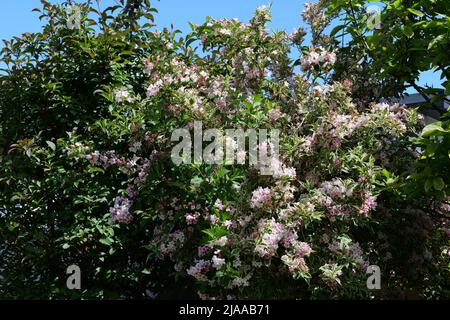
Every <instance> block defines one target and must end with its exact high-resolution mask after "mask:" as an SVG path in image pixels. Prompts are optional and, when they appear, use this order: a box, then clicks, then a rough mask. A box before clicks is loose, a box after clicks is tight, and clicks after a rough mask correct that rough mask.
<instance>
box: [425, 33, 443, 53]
mask: <svg viewBox="0 0 450 320" xmlns="http://www.w3.org/2000/svg"><path fill="white" fill-rule="evenodd" d="M443 39H444V35H443V34H441V35H439V36H437V37H436V38H434V39H433V40H431V41H430V43H429V44H428V50H430V49H431V48H433V47H434V46H435V45H436V44H437V43H438V42H440V41H442V40H443Z"/></svg>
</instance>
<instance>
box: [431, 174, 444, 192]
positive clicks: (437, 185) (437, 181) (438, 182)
mask: <svg viewBox="0 0 450 320" xmlns="http://www.w3.org/2000/svg"><path fill="white" fill-rule="evenodd" d="M433 187H434V189H436V190H439V191H440V190H442V189H444V187H445V182H444V179H442V178H441V177H437V178H434V179H433Z"/></svg>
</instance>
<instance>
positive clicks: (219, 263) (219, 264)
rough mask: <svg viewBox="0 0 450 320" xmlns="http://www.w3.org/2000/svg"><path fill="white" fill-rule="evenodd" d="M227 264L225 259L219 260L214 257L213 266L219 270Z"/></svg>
mask: <svg viewBox="0 0 450 320" xmlns="http://www.w3.org/2000/svg"><path fill="white" fill-rule="evenodd" d="M224 264H225V259H223V258H219V257H217V256H216V255H215V256H213V257H212V266H213V267H214V268H215V269H217V270H219V269H220V268H222V266H223V265H224Z"/></svg>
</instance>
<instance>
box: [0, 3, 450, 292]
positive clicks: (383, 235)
mask: <svg viewBox="0 0 450 320" xmlns="http://www.w3.org/2000/svg"><path fill="white" fill-rule="evenodd" d="M131 3H133V2H132V1H130V2H127V4H126V5H124V6H123V7H121V8H108V9H106V10H105V12H114V11H115V10H119V12H120V13H117V14H115V15H114V16H110V17H106V18H105V17H103V16H101V15H100V16H99V20H98V21H97V20H89V19H88V18H85V20H82V21H81V30H67V29H66V28H65V27H64V13H65V11H64V5H62V6H57V5H50V4H45V2H44V4H45V7H44V8H45V16H46V17H47V18H48V19H49V24H48V25H47V26H46V27H45V28H44V31H43V33H39V34H33V35H30V34H29V35H24V37H23V38H22V39H20V38H19V39H15V40H13V41H12V42H11V43H9V44H8V46H7V47H5V49H3V53H2V59H3V61H5V62H7V63H8V65H11V69H10V70H9V71H8V72H7V73H6V74H5V75H2V84H3V87H4V90H3V91H2V92H1V93H0V106H1V107H2V113H1V124H2V125H1V127H0V130H1V132H2V136H3V137H4V138H2V149H1V151H2V153H1V157H0V161H1V162H2V167H1V175H0V181H1V188H2V193H1V197H0V213H1V217H0V222H1V230H2V233H1V237H2V240H3V241H2V242H3V245H2V247H0V250H2V255H3V256H4V257H5V259H2V261H1V262H0V270H1V271H2V274H3V276H2V278H0V281H1V282H2V286H0V293H1V294H2V296H12V297H36V296H39V297H114V298H116V297H122V298H129V297H132V298H143V297H145V295H147V296H151V297H154V296H155V295H156V297H159V298H174V297H178V296H182V297H199V298H202V299H246V298H253V299H257V298H269V299H274V298H300V299H315V298H369V297H370V296H376V297H378V298H385V297H388V298H389V297H397V296H398V295H405V294H411V292H412V294H417V295H420V296H421V297H444V296H445V295H446V294H448V278H447V277H446V276H448V270H446V269H445V268H446V267H447V265H448V263H449V251H448V250H449V247H448V225H446V224H445V223H446V222H445V220H443V219H442V218H441V217H434V216H432V215H431V211H430V208H431V204H433V205H438V202H436V201H435V200H434V199H433V198H431V197H430V196H427V195H423V196H422V197H420V198H417V199H410V198H408V199H406V198H405V196H404V195H403V193H402V192H401V190H402V189H401V187H399V185H401V183H402V182H404V181H406V175H405V173H408V172H411V171H413V170H414V169H413V168H412V164H413V163H414V162H415V161H416V160H417V159H418V156H417V154H416V151H415V150H414V148H413V147H412V144H411V141H410V137H411V136H412V135H414V134H415V133H416V132H417V130H419V129H420V126H421V124H420V116H419V115H418V114H417V113H416V111H415V110H413V109H408V108H406V107H405V106H401V105H398V104H396V105H388V104H385V103H377V102H373V103H369V104H367V105H365V106H364V107H361V106H357V105H356V104H354V103H353V102H352V99H351V96H350V92H349V90H348V87H346V84H345V83H340V82H333V81H332V80H331V74H332V72H333V65H334V63H335V62H336V59H339V56H338V55H337V54H336V52H334V48H333V47H332V46H331V42H330V43H328V44H327V43H326V42H324V41H322V43H321V44H320V45H319V44H316V45H313V46H310V47H308V46H306V45H303V37H304V35H305V32H304V31H303V30H297V31H295V32H294V33H293V34H286V33H285V32H272V33H271V32H269V31H268V30H267V28H266V25H267V22H268V21H269V20H270V16H271V14H270V10H269V8H268V7H260V8H258V9H257V10H256V12H255V14H254V16H253V18H252V19H251V20H250V22H249V23H242V22H239V21H237V20H228V19H222V20H212V19H208V20H207V21H206V22H205V23H204V24H202V25H192V28H193V30H192V32H191V33H189V34H187V35H185V37H184V38H181V37H179V36H177V32H176V31H173V32H169V31H168V30H163V31H153V32H152V31H149V30H148V28H147V27H148V26H142V27H141V28H137V27H136V26H137V25H138V21H139V19H140V18H147V19H151V17H152V16H151V14H152V12H153V11H154V9H152V8H150V7H149V5H148V3H147V1H135V2H134V3H136V4H139V5H138V6H137V7H134V9H133V7H130V4H131ZM88 4H89V3H88ZM88 4H86V6H84V7H83V8H84V10H85V12H89V11H90V12H91V13H92V12H93V11H94V9H92V8H90V7H89V5H88ZM135 9H137V10H135ZM317 10H319V9H318V8H314V5H312V4H309V5H308V6H307V8H306V12H305V13H304V15H306V16H308V18H307V19H306V20H307V21H308V22H309V23H310V24H311V27H312V28H313V33H314V35H315V36H317V37H319V36H320V34H321V32H319V31H320V30H318V28H322V27H323V23H325V22H324V21H325V20H326V17H325V16H322V14H323V13H321V11H320V12H319V13H315V11H317ZM311 15H314V16H311ZM316 15H317V16H316ZM104 19H106V20H104ZM317 19H319V20H320V21H319V22H318V21H317ZM91 24H96V25H97V26H98V28H100V31H98V30H94V29H92V28H91V27H89V25H91ZM123 26H129V29H127V30H122V29H121V28H122V27H123ZM296 48H298V49H300V50H299V51H300V52H299V54H300V58H299V59H298V61H292V59H291V58H290V56H291V55H290V54H291V53H292V51H293V50H295V49H296ZM61 50H62V52H64V54H63V55H61V53H60V52H61ZM13 54H16V55H18V57H19V58H17V59H15V60H11V59H12V58H10V57H12V55H13ZM35 57H38V58H35ZM23 61H28V63H23ZM297 66H301V70H297ZM13 108H15V109H14V110H16V111H15V112H13V113H10V112H8V110H9V111H11V110H13ZM22 117H23V118H22ZM24 121H26V122H24ZM194 121H202V124H203V127H204V128H218V129H219V130H225V129H227V128H238V129H243V130H247V129H252V128H267V129H278V130H279V132H280V136H279V139H280V158H279V159H275V158H272V159H271V161H272V163H271V166H272V168H274V169H276V170H274V174H273V175H271V176H267V175H261V174H260V172H259V171H258V168H256V167H254V166H250V165H248V162H246V164H238V163H225V162H224V163H223V164H218V165H207V164H201V163H195V162H194V163H192V164H174V163H173V162H172V161H171V159H170V154H171V151H172V148H173V146H174V143H173V142H172V141H171V138H170V137H171V134H172V132H173V130H175V129H178V128H187V129H189V130H191V132H192V131H193V129H194ZM227 143H230V142H229V141H228V142H227ZM269 144H270V143H269ZM266 146H267V143H266V145H265V146H264V147H266ZM260 147H261V146H260ZM241 158H245V155H244V156H242V155H241ZM446 232H447V233H446ZM72 263H75V264H77V265H79V266H80V268H81V270H82V273H83V279H84V280H83V288H82V290H81V291H80V292H73V291H69V290H66V289H65V287H64V284H65V268H66V267H67V266H68V265H70V264H72ZM370 264H375V265H379V266H380V267H381V269H382V272H383V274H382V281H383V289H382V290H381V291H379V292H374V291H370V290H369V289H368V288H367V286H366V279H367V275H366V269H367V267H368V266H369V265H370ZM425 274H427V275H428V276H427V277H426V278H423V277H424V275H425ZM417 279H424V280H421V282H418V280H417ZM445 281H447V282H445ZM398 290H400V291H398Z"/></svg>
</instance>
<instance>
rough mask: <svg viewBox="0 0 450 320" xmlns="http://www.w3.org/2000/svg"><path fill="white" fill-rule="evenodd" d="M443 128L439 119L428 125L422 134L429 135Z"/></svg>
mask: <svg viewBox="0 0 450 320" xmlns="http://www.w3.org/2000/svg"><path fill="white" fill-rule="evenodd" d="M443 130H444V129H443V128H442V122H441V121H437V122H434V123H431V124H429V125H427V126H426V127H425V128H423V130H422V136H423V137H428V136H430V135H432V134H433V133H434V132H436V131H443Z"/></svg>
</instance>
